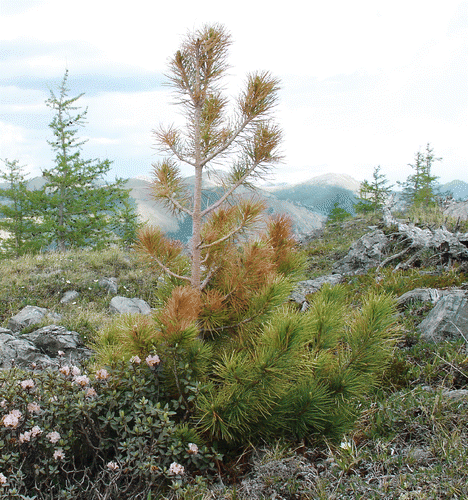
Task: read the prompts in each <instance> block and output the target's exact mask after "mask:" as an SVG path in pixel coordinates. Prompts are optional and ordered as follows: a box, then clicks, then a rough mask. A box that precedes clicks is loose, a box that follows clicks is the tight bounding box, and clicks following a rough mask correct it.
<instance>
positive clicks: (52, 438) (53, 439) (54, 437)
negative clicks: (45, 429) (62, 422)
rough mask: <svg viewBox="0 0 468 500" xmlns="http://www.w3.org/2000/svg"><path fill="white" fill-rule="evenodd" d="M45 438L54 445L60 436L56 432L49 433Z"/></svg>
mask: <svg viewBox="0 0 468 500" xmlns="http://www.w3.org/2000/svg"><path fill="white" fill-rule="evenodd" d="M46 437H47V439H48V440H49V441H50V442H51V443H52V444H55V443H56V442H57V441H58V440H59V439H60V434H59V433H58V432H57V431H53V432H49V433H48V434H47V435H46Z"/></svg>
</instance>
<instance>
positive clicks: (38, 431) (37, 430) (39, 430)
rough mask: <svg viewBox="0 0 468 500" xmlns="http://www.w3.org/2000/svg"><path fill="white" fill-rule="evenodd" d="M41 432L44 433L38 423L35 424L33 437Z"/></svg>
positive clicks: (32, 430)
mask: <svg viewBox="0 0 468 500" xmlns="http://www.w3.org/2000/svg"><path fill="white" fill-rule="evenodd" d="M40 434H42V429H41V428H40V427H39V426H38V425H35V426H34V427H33V428H32V429H31V435H32V437H36V436H39V435H40Z"/></svg>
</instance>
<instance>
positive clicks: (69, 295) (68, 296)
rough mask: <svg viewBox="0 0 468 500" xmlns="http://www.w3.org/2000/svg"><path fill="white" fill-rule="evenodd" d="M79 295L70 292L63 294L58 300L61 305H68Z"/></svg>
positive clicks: (74, 291) (72, 291)
mask: <svg viewBox="0 0 468 500" xmlns="http://www.w3.org/2000/svg"><path fill="white" fill-rule="evenodd" d="M79 296H80V294H79V293H78V292H77V291H76V290H70V291H68V292H65V293H64V294H63V297H62V298H61V299H60V303H61V304H68V303H69V302H73V301H74V300H76V299H77V298H78V297H79Z"/></svg>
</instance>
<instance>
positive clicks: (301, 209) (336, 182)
mask: <svg viewBox="0 0 468 500" xmlns="http://www.w3.org/2000/svg"><path fill="white" fill-rule="evenodd" d="M186 182H187V185H188V186H190V185H193V177H188V178H186ZM43 184H44V179H43V178H42V177H35V178H33V179H31V180H30V181H29V183H28V187H29V188H30V189H38V188H40V187H41V186H42V185H43ZM359 186H360V183H359V181H357V180H356V179H353V178H352V177H350V176H349V175H345V174H324V175H320V176H317V177H314V178H312V179H310V180H308V181H305V182H302V183H299V184H295V185H284V184H283V185H279V186H267V187H263V188H260V189H257V190H256V191H255V196H256V197H257V198H260V199H262V200H263V201H264V202H265V204H266V206H267V214H270V215H271V214H277V213H280V214H286V215H289V216H290V217H291V219H292V220H293V223H294V231H295V233H296V234H297V235H298V236H301V235H305V234H308V233H310V232H311V231H313V230H314V229H317V228H319V227H321V226H322V225H323V223H324V221H325V220H326V217H327V215H328V214H329V213H330V210H332V209H333V206H334V204H335V203H338V206H339V207H341V208H343V209H345V210H346V211H348V212H349V213H353V212H354V210H353V204H354V203H355V202H356V198H357V196H358V193H359ZM2 187H6V184H0V188H2ZM126 187H127V188H128V189H129V190H130V196H131V197H132V198H133V200H134V202H135V206H136V208H137V211H138V214H139V216H140V218H141V220H142V221H144V222H147V223H148V224H152V225H155V226H159V227H160V228H161V229H162V230H163V231H164V232H165V233H166V234H167V235H168V236H170V237H171V238H175V239H179V240H181V241H183V242H186V241H188V239H189V238H190V236H191V229H192V228H191V219H190V218H189V217H187V216H186V217H182V218H178V217H176V216H174V215H173V214H171V213H170V211H169V210H168V209H167V208H166V207H165V206H164V204H163V203H161V202H158V201H155V200H154V198H153V197H152V193H151V180H150V179H148V178H143V177H140V178H131V179H128V180H127V181H126ZM439 189H440V192H443V193H447V192H451V193H452V194H453V197H454V199H456V200H466V199H468V184H467V183H466V182H463V181H460V180H455V181H452V182H449V183H446V184H443V185H441V186H440V187H439ZM219 192H220V191H219V184H218V183H217V182H216V176H214V177H211V178H209V177H208V176H207V177H206V178H205V179H204V185H203V194H204V198H205V200H206V201H207V202H208V201H209V200H211V201H214V200H216V199H217V198H218V196H219ZM241 194H242V195H244V196H248V195H250V192H248V191H247V190H244V191H241Z"/></svg>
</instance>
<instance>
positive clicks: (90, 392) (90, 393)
mask: <svg viewBox="0 0 468 500" xmlns="http://www.w3.org/2000/svg"><path fill="white" fill-rule="evenodd" d="M85 396H86V397H87V398H94V397H95V396H97V392H96V391H95V390H94V389H93V388H92V387H88V388H87V389H86V393H85Z"/></svg>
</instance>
